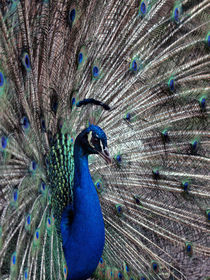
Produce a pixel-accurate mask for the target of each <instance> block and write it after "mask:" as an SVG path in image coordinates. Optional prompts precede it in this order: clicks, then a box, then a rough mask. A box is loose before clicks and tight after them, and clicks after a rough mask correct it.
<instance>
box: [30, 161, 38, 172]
mask: <svg viewBox="0 0 210 280" xmlns="http://www.w3.org/2000/svg"><path fill="white" fill-rule="evenodd" d="M31 168H32V170H33V171H35V170H36V168H37V163H36V162H35V161H34V160H33V161H32V163H31Z"/></svg>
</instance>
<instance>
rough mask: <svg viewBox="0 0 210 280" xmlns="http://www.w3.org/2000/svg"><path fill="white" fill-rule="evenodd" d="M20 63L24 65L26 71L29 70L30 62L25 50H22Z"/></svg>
mask: <svg viewBox="0 0 210 280" xmlns="http://www.w3.org/2000/svg"><path fill="white" fill-rule="evenodd" d="M22 64H23V66H24V67H25V69H26V71H30V70H31V63H30V59H29V55H28V53H27V52H24V53H23V54H22Z"/></svg>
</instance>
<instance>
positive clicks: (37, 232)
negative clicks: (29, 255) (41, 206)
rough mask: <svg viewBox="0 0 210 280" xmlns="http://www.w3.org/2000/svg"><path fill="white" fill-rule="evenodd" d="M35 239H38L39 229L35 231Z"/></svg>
mask: <svg viewBox="0 0 210 280" xmlns="http://www.w3.org/2000/svg"><path fill="white" fill-rule="evenodd" d="M36 239H39V231H36Z"/></svg>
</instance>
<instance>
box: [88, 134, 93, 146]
mask: <svg viewBox="0 0 210 280" xmlns="http://www.w3.org/2000/svg"><path fill="white" fill-rule="evenodd" d="M92 135H93V132H92V131H90V132H89V133H88V143H89V145H90V146H91V147H92V148H94V146H93V144H92V143H91V139H92Z"/></svg>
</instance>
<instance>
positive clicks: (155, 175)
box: [152, 169, 160, 179]
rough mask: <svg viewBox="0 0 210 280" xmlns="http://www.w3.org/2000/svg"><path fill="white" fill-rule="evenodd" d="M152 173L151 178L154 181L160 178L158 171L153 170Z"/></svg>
mask: <svg viewBox="0 0 210 280" xmlns="http://www.w3.org/2000/svg"><path fill="white" fill-rule="evenodd" d="M152 173H153V176H154V177H155V179H158V178H159V177H160V172H159V170H158V169H153V170H152Z"/></svg>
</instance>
